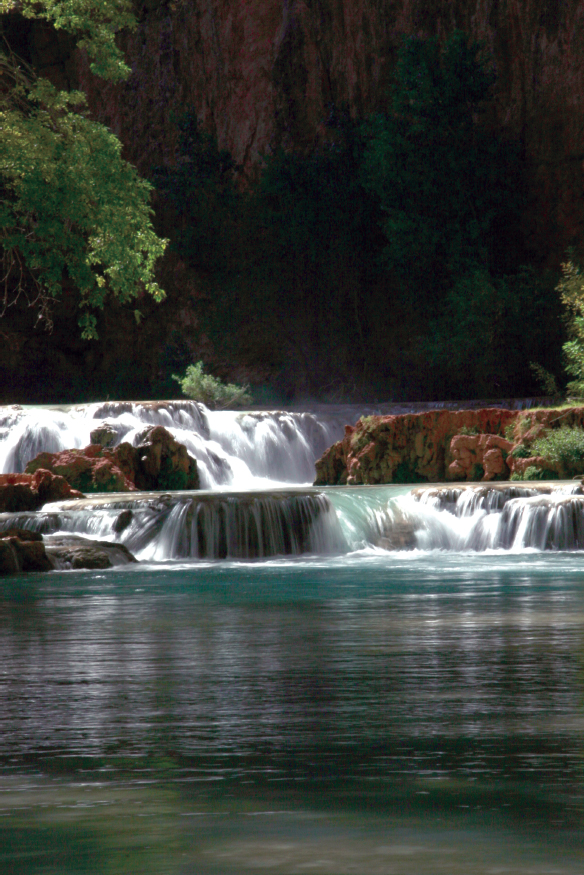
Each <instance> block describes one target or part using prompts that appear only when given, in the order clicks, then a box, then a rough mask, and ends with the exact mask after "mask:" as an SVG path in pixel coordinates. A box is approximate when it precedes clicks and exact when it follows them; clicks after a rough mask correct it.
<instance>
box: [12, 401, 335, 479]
mask: <svg viewBox="0 0 584 875" xmlns="http://www.w3.org/2000/svg"><path fill="white" fill-rule="evenodd" d="M104 422H107V424H108V425H109V426H111V427H112V429H113V430H114V431H115V433H116V437H115V439H114V445H116V444H119V443H121V441H129V442H130V443H131V444H133V445H134V446H135V445H136V444H137V443H139V441H140V438H141V435H142V433H143V431H144V428H145V427H146V426H147V425H162V426H164V427H165V428H167V429H168V430H169V431H170V432H171V433H172V434H173V435H174V437H175V438H176V439H177V440H178V441H179V442H180V443H182V444H184V445H185V446H186V448H187V450H188V451H189V453H190V454H191V455H192V456H193V457H194V458H195V459H196V460H197V464H198V468H199V476H200V480H201V486H202V488H203V489H213V488H218V487H220V488H232V489H255V488H268V487H271V486H274V485H278V484H287V483H294V484H301V483H305V484H309V483H312V481H313V480H314V462H315V459H317V458H318V457H319V456H320V455H322V453H323V452H324V451H325V449H327V447H329V446H330V445H331V444H332V443H334V442H335V441H336V440H338V439H339V437H340V436H341V434H342V430H343V425H344V421H343V419H342V418H340V417H339V416H329V417H327V416H326V415H321V414H319V415H316V414H313V413H291V412H287V411H269V412H268V411H245V412H242V411H233V410H221V411H212V410H208V409H207V408H206V407H205V406H204V405H203V404H199V403H197V402H195V401H155V402H154V401H153V402H129V401H128V402H103V403H99V404H87V405H80V406H77V407H72V408H67V409H57V408H52V409H51V408H36V407H35V408H23V407H4V408H0V473H11V472H15V473H19V472H21V471H24V469H25V467H26V465H27V463H28V462H29V461H30V460H31V459H33V458H34V457H35V456H36V455H38V453H40V452H42V451H48V452H57V451H59V450H65V449H72V448H81V447H85V446H87V445H88V444H89V443H90V433H91V431H92V430H93V429H94V428H96V427H97V426H99V425H100V424H101V423H104Z"/></svg>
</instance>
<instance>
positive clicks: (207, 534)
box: [0, 492, 347, 562]
mask: <svg viewBox="0 0 584 875" xmlns="http://www.w3.org/2000/svg"><path fill="white" fill-rule="evenodd" d="M13 527H16V528H22V529H28V530H30V531H36V532H40V533H42V534H44V535H55V534H76V535H83V536H85V537H89V538H93V539H95V540H109V541H114V542H117V543H120V544H123V545H124V546H125V547H127V548H128V549H129V550H130V551H131V552H132V553H133V554H134V555H135V556H136V558H138V559H139V560H141V561H149V562H161V561H166V560H170V559H188V558H191V559H261V558H266V557H269V556H300V555H303V554H307V553H308V554H317V555H331V554H335V553H342V552H345V551H346V549H347V545H346V542H345V539H344V537H343V534H342V531H341V527H340V525H339V521H338V519H337V516H336V514H335V512H334V508H333V507H332V505H331V503H330V501H329V500H328V498H327V497H326V496H325V495H322V494H320V493H318V492H306V493H303V492H297V493H279V492H273V493H271V494H262V493H243V494H239V495H225V494H222V493H215V494H211V493H206V494H200V493H196V494H195V495H194V497H192V494H189V493H175V494H172V495H171V494H168V495H160V496H158V495H156V496H154V495H152V494H151V495H138V496H135V495H132V496H131V497H129V498H126V497H125V496H120V495H118V496H115V497H113V498H111V497H105V496H103V497H96V498H91V499H85V500H83V501H64V502H55V503H54V504H52V505H45V507H44V508H43V510H42V511H38V512H36V513H20V514H1V515H0V531H2V530H6V529H8V528H13Z"/></svg>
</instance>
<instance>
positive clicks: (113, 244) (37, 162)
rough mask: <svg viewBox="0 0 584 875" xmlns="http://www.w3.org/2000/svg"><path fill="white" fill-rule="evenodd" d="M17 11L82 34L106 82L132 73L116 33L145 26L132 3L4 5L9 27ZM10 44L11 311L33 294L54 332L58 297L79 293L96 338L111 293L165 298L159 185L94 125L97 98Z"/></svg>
mask: <svg viewBox="0 0 584 875" xmlns="http://www.w3.org/2000/svg"><path fill="white" fill-rule="evenodd" d="M15 14H16V15H19V16H22V17H24V18H31V19H43V20H45V21H47V22H49V23H50V24H51V25H52V26H53V27H54V28H55V29H57V30H65V31H67V32H68V33H70V34H72V35H73V36H74V38H75V39H76V41H77V46H78V47H79V48H81V49H83V50H85V51H86V52H87V54H88V56H89V59H90V62H91V69H92V71H93V72H94V73H95V74H96V75H98V76H101V77H103V78H106V79H109V80H113V81H116V80H120V79H123V78H125V77H126V76H127V75H128V74H129V68H128V67H127V65H126V64H125V62H124V58H123V55H122V53H121V52H120V50H119V48H118V47H117V45H116V42H115V37H116V34H117V32H118V31H119V30H120V29H121V28H124V27H132V26H134V24H135V18H134V15H133V13H132V4H131V0H0V26H2V23H3V20H5V19H4V16H7V15H15ZM3 36H4V44H3V45H0V192H1V198H0V247H1V249H0V261H1V263H2V283H3V300H0V312H4V311H5V310H6V308H7V307H8V306H10V305H11V304H13V303H14V302H15V301H16V300H17V299H18V298H19V296H20V295H26V296H27V298H28V300H29V303H30V304H31V305H33V306H35V307H36V310H37V312H38V316H39V319H41V320H42V321H44V322H46V323H47V324H48V325H50V324H51V313H52V305H53V303H54V301H55V300H57V299H58V298H59V297H61V295H62V293H63V290H64V288H65V286H69V287H70V286H73V288H74V289H75V293H76V295H77V299H78V306H79V308H80V313H79V325H80V327H81V329H82V336H83V337H85V338H88V339H89V338H95V337H96V336H97V332H96V311H97V310H99V309H101V308H103V306H104V304H105V303H106V301H107V299H108V297H110V296H113V297H114V298H116V299H117V300H119V301H120V302H121V303H124V304H125V303H129V302H130V301H132V300H134V299H136V298H137V297H139V296H140V295H143V294H150V295H152V296H153V297H154V298H155V299H156V300H161V299H162V298H163V297H164V292H163V291H162V289H161V288H160V287H159V286H158V285H157V283H156V282H155V280H154V266H155V262H156V259H157V258H158V257H159V256H160V255H162V253H163V251H164V248H165V245H166V241H165V240H162V239H160V238H159V237H158V236H157V235H156V233H155V231H154V229H153V227H152V223H151V215H152V210H151V208H150V205H149V200H150V191H151V185H150V184H149V183H148V182H147V181H146V180H144V179H141V178H140V176H139V175H138V172H137V171H136V169H135V168H134V167H133V166H132V165H131V164H129V163H128V162H127V161H125V160H124V159H123V158H122V156H121V144H120V142H119V140H118V139H117V137H116V136H115V135H114V134H113V133H112V132H111V131H109V130H108V129H107V128H106V127H104V126H103V125H101V124H99V123H98V122H95V121H93V120H92V119H91V118H90V117H89V114H88V112H87V107H86V101H85V96H84V95H83V94H82V93H81V92H79V91H73V92H67V91H61V90H58V89H57V88H55V87H54V85H52V84H51V83H50V82H49V81H48V80H47V79H44V78H40V77H38V76H37V75H36V73H35V71H34V69H32V67H30V66H29V65H27V64H26V63H25V62H24V61H23V60H21V59H20V58H18V57H17V55H16V54H15V53H14V52H13V51H12V49H11V46H10V44H9V42H8V41H7V40H6V37H5V35H4V34H3ZM135 314H136V318H139V316H140V314H139V311H138V310H135Z"/></svg>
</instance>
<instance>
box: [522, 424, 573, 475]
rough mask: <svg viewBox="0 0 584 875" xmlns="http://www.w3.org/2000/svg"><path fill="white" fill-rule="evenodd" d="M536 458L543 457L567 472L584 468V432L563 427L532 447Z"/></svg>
mask: <svg viewBox="0 0 584 875" xmlns="http://www.w3.org/2000/svg"><path fill="white" fill-rule="evenodd" d="M531 452H532V455H534V456H543V458H544V459H548V460H549V461H550V462H554V463H556V464H558V465H561V466H562V468H564V469H565V470H566V472H568V471H571V470H572V469H575V468H578V469H579V468H582V467H584V430H583V429H581V428H576V427H572V426H569V425H563V426H561V427H560V428H557V429H555V430H554V431H550V432H548V434H546V435H544V436H543V437H538V438H536V439H535V440H534V442H533V444H532V445H531Z"/></svg>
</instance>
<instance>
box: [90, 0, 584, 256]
mask: <svg viewBox="0 0 584 875" xmlns="http://www.w3.org/2000/svg"><path fill="white" fill-rule="evenodd" d="M455 29H461V30H463V31H464V32H466V33H468V34H470V35H472V37H474V38H475V39H479V40H482V41H483V42H484V44H485V46H486V48H487V50H488V52H489V53H490V55H491V56H492V57H493V58H494V61H495V64H496V68H497V72H498V77H499V78H498V84H497V89H496V109H495V114H496V117H495V118H494V119H493V123H494V124H496V125H497V126H498V127H501V128H503V129H505V130H506V131H507V132H508V133H509V135H510V136H513V137H518V138H519V139H520V140H521V142H522V145H523V147H524V150H525V155H526V158H527V161H528V166H529V182H530V191H529V201H530V203H529V209H528V211H527V213H528V215H527V216H526V221H527V223H528V224H527V230H528V232H529V233H530V234H532V235H533V239H534V240H535V241H536V243H535V246H536V247H537V249H539V250H540V251H541V247H542V246H543V248H544V249H545V251H546V252H550V251H551V252H553V253H554V255H555V256H556V258H557V256H561V254H562V253H563V250H564V248H565V246H566V245H567V244H568V243H569V242H570V241H571V240H572V239H574V238H576V237H578V236H580V235H581V234H582V231H583V230H584V227H583V225H584V221H583V215H582V197H583V188H584V185H583V179H584V167H583V163H584V51H583V50H582V46H583V45H584V4H582V3H581V2H580V0H474V2H468V0H213V2H211V0H160V2H157V0H146V2H143V3H142V7H141V18H140V25H139V27H138V29H137V31H136V32H134V33H133V34H129V35H127V36H126V37H125V44H124V48H125V50H126V53H127V57H128V59H129V62H130V64H131V66H132V69H133V75H132V77H131V79H130V80H129V81H128V82H127V83H125V84H124V85H123V86H121V87H113V86H105V87H104V85H103V84H102V83H99V82H97V81H96V80H94V79H93V77H92V76H91V75H90V74H89V73H88V71H87V68H86V67H85V66H84V65H83V62H82V60H81V59H79V58H77V59H76V62H75V65H74V66H75V74H74V75H75V78H76V79H78V81H79V83H80V85H81V86H82V87H83V88H84V89H85V90H87V92H88V93H89V95H90V104H91V106H92V109H93V111H94V112H95V113H96V115H97V116H98V117H99V118H100V120H103V121H104V122H106V123H107V124H109V125H110V126H111V127H112V128H113V129H114V131H115V132H116V133H117V134H118V135H119V136H120V138H121V139H122V141H123V142H124V143H125V145H126V149H127V155H128V157H129V158H130V160H132V161H133V162H134V163H136V164H137V165H138V167H139V168H140V170H141V171H142V172H146V173H148V172H149V171H150V169H151V167H152V166H153V165H156V164H160V163H164V162H166V161H171V160H172V155H173V147H174V140H173V138H174V132H173V126H172V124H171V123H170V119H171V114H172V113H173V112H175V111H178V112H180V111H181V110H184V109H185V108H186V107H192V108H194V109H195V111H196V113H197V116H198V118H199V120H200V121H201V122H202V123H203V125H204V126H205V127H206V129H207V130H209V131H212V132H213V133H215V134H216V135H217V138H218V142H219V145H220V147H222V148H227V149H229V150H230V151H231V152H232V154H233V156H234V158H235V160H236V161H237V162H238V163H239V164H241V165H243V167H244V168H245V169H246V170H247V171H248V172H250V171H253V167H254V165H255V164H256V163H257V162H258V160H259V158H260V156H261V155H262V153H264V152H265V151H266V150H267V149H269V148H270V147H276V146H278V145H284V146H285V147H300V148H305V147H307V146H309V144H310V143H311V142H312V140H313V139H314V138H315V137H318V136H319V134H320V133H321V132H322V127H323V120H324V119H326V117H327V115H328V114H329V112H330V108H331V106H336V107H344V106H346V107H348V108H349V110H350V112H351V114H352V115H353V116H362V115H364V114H366V113H368V112H371V111H373V110H375V109H377V108H380V107H382V106H384V104H385V103H386V99H387V98H386V95H387V90H388V87H389V83H390V80H391V72H392V69H393V66H394V63H395V58H396V54H397V50H398V47H399V44H400V41H401V39H402V38H403V36H404V35H405V34H417V35H420V36H428V35H432V34H438V35H439V36H441V37H443V36H445V35H447V34H449V33H451V32H452V31H453V30H455ZM556 263H557V262H556Z"/></svg>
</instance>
